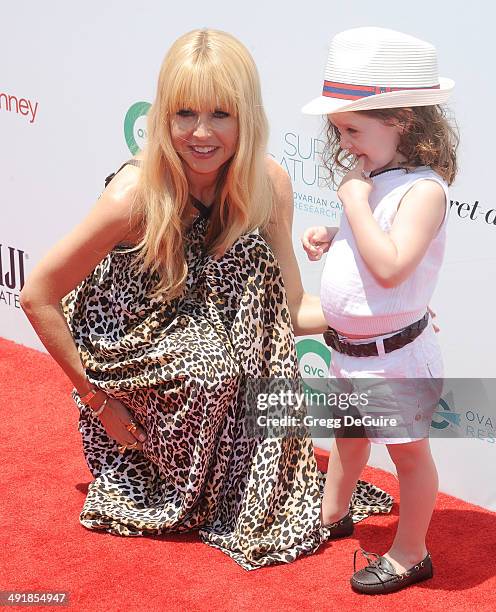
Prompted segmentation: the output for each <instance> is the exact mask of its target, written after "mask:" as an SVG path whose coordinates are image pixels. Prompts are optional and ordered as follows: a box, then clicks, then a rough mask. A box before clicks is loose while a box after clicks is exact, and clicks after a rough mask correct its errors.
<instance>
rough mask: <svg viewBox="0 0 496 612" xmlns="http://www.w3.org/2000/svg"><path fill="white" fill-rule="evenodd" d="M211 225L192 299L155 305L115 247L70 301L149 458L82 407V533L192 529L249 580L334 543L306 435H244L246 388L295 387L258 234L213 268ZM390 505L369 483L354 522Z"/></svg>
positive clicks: (293, 362)
mask: <svg viewBox="0 0 496 612" xmlns="http://www.w3.org/2000/svg"><path fill="white" fill-rule="evenodd" d="M208 223H209V221H208V216H207V214H206V213H204V212H203V211H202V214H200V216H199V217H198V218H197V219H196V220H195V222H194V223H193V225H192V227H191V229H190V230H189V232H188V233H187V234H186V236H185V255H186V261H187V264H188V277H187V281H186V287H185V291H184V293H183V295H182V296H181V297H179V298H175V299H173V300H169V301H167V300H163V299H159V298H154V299H149V298H147V293H149V291H150V289H151V288H152V286H153V285H154V283H156V282H157V278H156V277H155V276H154V275H151V274H149V273H147V272H140V273H137V272H136V270H134V269H133V266H132V263H133V262H132V259H133V257H134V255H133V253H131V252H129V251H128V250H125V249H123V248H122V247H116V248H114V250H112V251H111V252H110V253H109V254H108V255H107V256H106V257H105V258H104V259H103V260H102V261H101V262H100V264H99V265H98V266H97V267H96V268H95V270H94V271H93V272H92V273H91V274H90V275H89V276H88V277H87V278H86V279H85V280H84V281H83V282H82V283H81V284H80V285H79V286H78V287H76V289H75V290H74V291H72V292H71V293H70V294H69V295H68V296H66V297H65V298H64V300H63V301H62V307H63V311H64V314H65V316H66V319H67V322H68V324H69V328H70V330H71V332H72V335H73V337H74V340H75V343H76V345H77V348H78V351H79V355H80V357H81V361H82V363H83V366H84V368H85V371H86V373H87V377H88V379H89V381H90V382H91V383H92V384H93V385H94V386H97V387H99V388H101V389H103V390H104V391H105V392H106V393H107V394H108V395H109V396H111V397H113V398H116V399H118V400H120V401H121V402H122V403H123V404H124V405H125V406H126V407H127V408H128V409H129V410H130V411H131V413H132V414H133V418H134V419H135V420H136V421H137V422H139V424H140V425H141V426H142V427H143V429H144V430H145V431H146V433H147V441H146V442H145V443H144V445H143V451H138V450H127V451H126V452H125V454H120V453H119V451H118V448H117V447H118V444H117V442H116V441H115V440H114V439H112V438H110V437H109V436H108V434H107V433H106V431H105V429H104V427H103V426H102V424H101V422H100V419H99V418H98V417H95V416H94V414H93V413H92V409H91V408H89V407H87V406H85V405H84V404H82V402H81V398H80V396H79V395H78V393H77V391H76V390H75V389H74V390H73V393H72V396H73V398H74V401H75V402H76V405H77V407H78V409H79V415H80V416H79V431H80V433H81V436H82V445H83V452H84V456H85V459H86V462H87V464H88V467H89V469H90V471H91V473H92V475H93V477H94V480H93V482H92V483H91V484H90V485H89V489H88V494H87V497H86V500H85V502H84V505H83V508H82V511H81V514H80V522H81V524H82V525H83V526H84V527H87V528H89V529H98V530H104V531H107V532H109V533H112V534H117V535H123V536H142V535H147V534H156V535H157V534H164V533H168V532H183V531H186V530H191V529H196V530H198V532H199V535H200V538H201V539H202V540H203V541H204V542H206V543H207V544H209V545H210V546H213V547H216V548H218V549H220V550H221V551H223V552H225V553H226V554H228V555H229V556H230V557H232V559H234V561H236V562H237V563H238V564H239V565H240V566H242V567H243V568H245V569H247V570H252V569H256V568H259V567H262V566H266V565H269V564H273V563H278V562H290V561H293V560H294V559H296V558H297V557H299V556H300V555H302V554H307V553H312V552H314V551H315V550H316V549H317V548H318V547H319V546H320V544H321V543H322V542H324V541H325V540H326V538H327V537H328V531H327V530H326V528H323V527H322V526H321V523H320V518H319V513H320V501H321V497H322V491H323V484H324V474H322V473H320V472H319V471H318V469H317V464H316V460H315V457H314V453H313V446H312V440H311V437H310V436H309V435H306V436H301V435H299V436H279V437H266V436H260V435H258V436H257V435H253V434H252V433H250V432H249V431H248V427H247V419H246V418H245V416H246V415H245V410H246V408H245V402H244V401H242V395H243V388H244V385H245V384H246V380H247V379H248V378H250V377H252V378H254V379H255V378H263V377H269V378H286V379H297V378H298V377H299V369H298V362H297V358H296V351H295V344H294V336H293V332H292V327H291V321H290V316H289V310H288V304H287V299H286V294H285V291H284V286H283V280H282V277H281V272H280V269H279V267H278V265H277V262H276V261H275V259H274V257H273V255H272V252H271V250H270V248H269V247H268V245H267V243H266V242H265V241H264V239H263V238H262V237H261V236H260V235H259V234H258V233H250V234H246V235H243V236H241V237H240V238H239V239H238V240H237V242H236V243H235V244H234V245H233V246H232V248H230V249H229V250H228V251H227V252H226V253H225V255H224V256H223V257H222V258H220V259H218V260H215V259H214V258H212V257H210V256H208V254H207V253H206V250H205V246H204V238H205V233H206V230H207V227H208ZM391 506H392V499H391V497H390V496H389V495H388V494H387V493H385V492H384V491H381V490H380V489H378V488H376V487H374V486H373V485H371V484H368V483H365V482H362V481H360V482H359V484H358V487H357V490H356V492H355V494H354V497H353V502H352V514H353V518H354V520H355V522H356V521H359V520H361V519H363V518H365V517H366V516H367V515H369V514H372V513H387V512H389V511H390V509H391Z"/></svg>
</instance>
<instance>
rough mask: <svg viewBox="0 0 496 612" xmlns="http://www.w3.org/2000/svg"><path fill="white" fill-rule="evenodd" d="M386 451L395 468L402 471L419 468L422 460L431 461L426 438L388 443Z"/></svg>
mask: <svg viewBox="0 0 496 612" xmlns="http://www.w3.org/2000/svg"><path fill="white" fill-rule="evenodd" d="M388 452H389V456H390V457H391V459H392V461H393V463H394V465H395V466H396V469H397V470H398V471H402V472H407V471H408V472H409V471H414V470H416V469H419V468H420V467H421V466H422V464H423V462H424V461H426V460H428V461H432V457H431V453H430V448H429V442H428V440H421V441H418V442H407V443H404V444H388Z"/></svg>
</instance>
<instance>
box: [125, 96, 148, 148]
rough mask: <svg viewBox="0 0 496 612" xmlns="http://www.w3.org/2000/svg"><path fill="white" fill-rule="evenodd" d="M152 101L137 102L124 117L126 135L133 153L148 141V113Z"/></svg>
mask: <svg viewBox="0 0 496 612" xmlns="http://www.w3.org/2000/svg"><path fill="white" fill-rule="evenodd" d="M150 106H151V104H150V102H135V103H134V104H133V105H132V106H131V107H130V109H129V110H128V111H127V113H126V117H125V119H124V137H125V138H126V143H127V146H128V147H129V150H130V151H131V153H132V154H133V155H136V153H138V152H139V151H141V149H142V148H143V146H144V144H145V142H146V115H147V113H148V110H149V109H150Z"/></svg>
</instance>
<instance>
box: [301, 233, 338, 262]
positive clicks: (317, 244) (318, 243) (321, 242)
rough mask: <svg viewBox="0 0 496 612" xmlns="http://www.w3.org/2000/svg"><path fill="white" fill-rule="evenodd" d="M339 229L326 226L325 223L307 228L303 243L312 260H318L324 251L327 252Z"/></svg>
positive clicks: (302, 238)
mask: <svg viewBox="0 0 496 612" xmlns="http://www.w3.org/2000/svg"><path fill="white" fill-rule="evenodd" d="M337 230H338V228H337V227H325V226H324V225H317V226H314V227H309V228H307V229H306V230H305V232H304V233H303V236H302V237H301V244H302V246H303V248H304V250H305V253H306V254H307V257H308V259H310V261H318V260H319V259H320V258H321V257H322V255H323V254H324V253H327V251H328V250H329V248H330V246H331V242H332V239H333V238H334V236H335V234H336V232H337Z"/></svg>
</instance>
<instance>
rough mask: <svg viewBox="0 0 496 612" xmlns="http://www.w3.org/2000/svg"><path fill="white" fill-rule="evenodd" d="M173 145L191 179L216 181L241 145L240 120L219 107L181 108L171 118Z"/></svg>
mask: <svg viewBox="0 0 496 612" xmlns="http://www.w3.org/2000/svg"><path fill="white" fill-rule="evenodd" d="M170 130H171V138H172V145H173V147H174V149H175V150H176V152H177V154H178V155H179V157H180V158H181V159H182V161H183V164H184V169H185V172H186V176H187V178H188V180H189V181H190V182H193V183H194V182H195V181H198V180H201V181H202V182H203V181H204V180H205V179H208V178H211V179H212V180H215V179H216V178H217V175H218V173H219V170H220V169H221V167H222V166H223V165H224V164H225V163H226V162H227V161H228V160H229V159H231V157H232V156H233V155H234V153H235V152H236V147H237V144H238V120H237V118H236V117H234V116H233V115H230V114H229V113H228V112H225V111H223V110H222V109H220V108H218V109H215V111H213V112H212V111H206V110H204V109H192V108H182V109H179V110H178V111H177V112H176V113H175V114H174V115H173V116H172V117H171V121H170Z"/></svg>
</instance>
